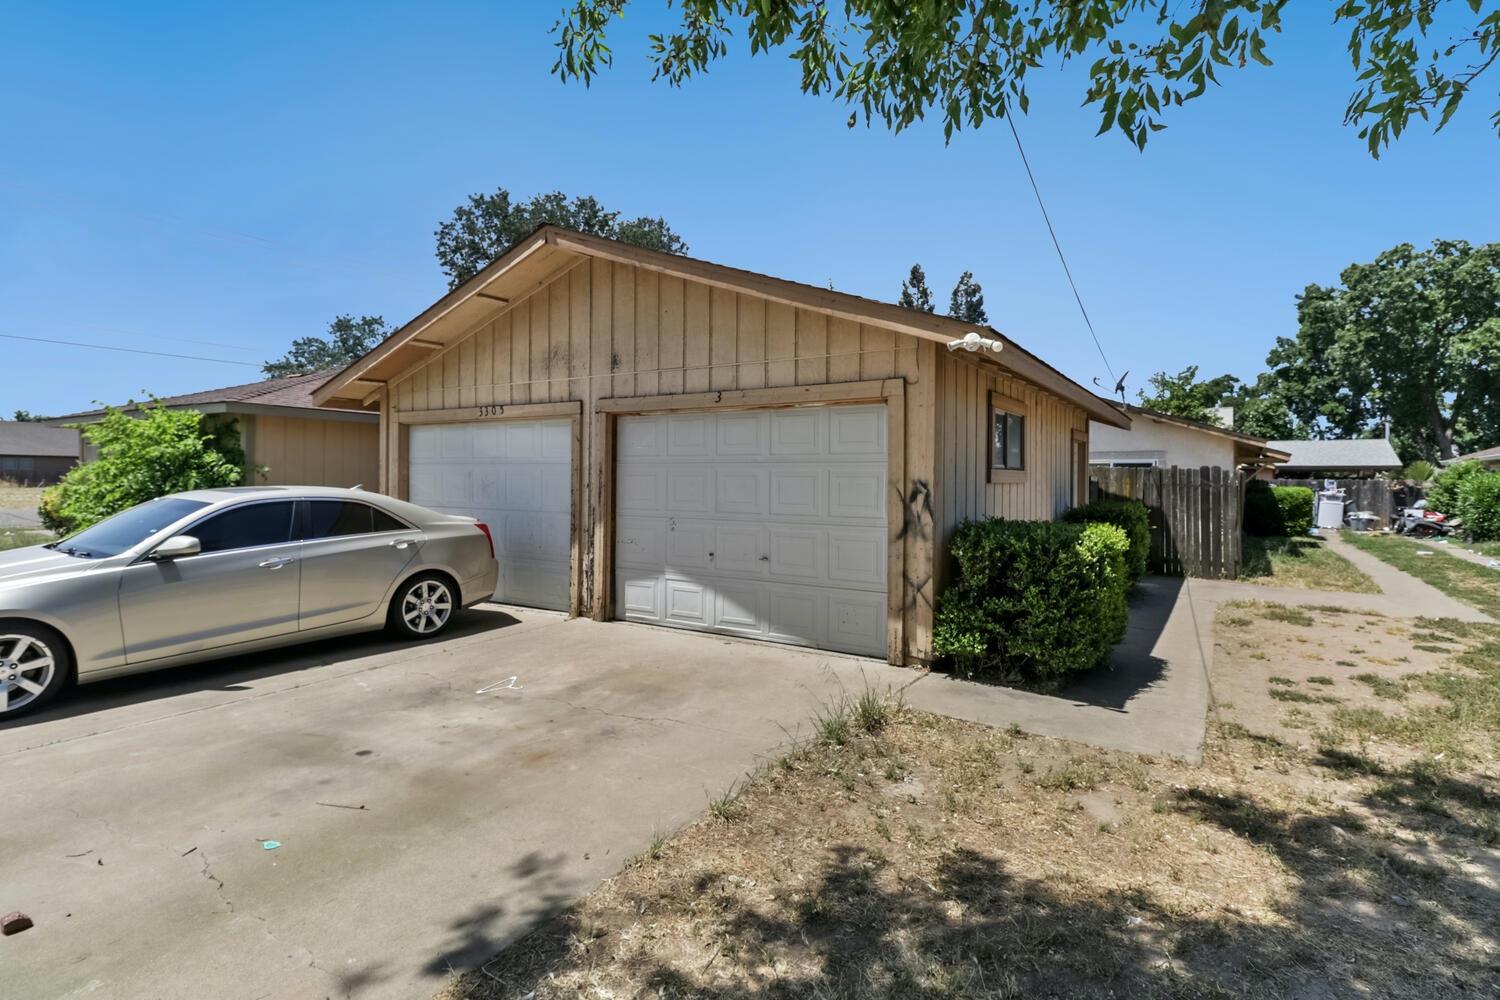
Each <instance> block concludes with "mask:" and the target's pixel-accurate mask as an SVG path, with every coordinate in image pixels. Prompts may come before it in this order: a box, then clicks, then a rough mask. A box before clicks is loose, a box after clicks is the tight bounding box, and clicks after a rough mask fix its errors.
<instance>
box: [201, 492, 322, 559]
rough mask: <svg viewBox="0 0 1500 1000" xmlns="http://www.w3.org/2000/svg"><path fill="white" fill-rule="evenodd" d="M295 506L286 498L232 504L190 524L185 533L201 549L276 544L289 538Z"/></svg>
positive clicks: (222, 549)
mask: <svg viewBox="0 0 1500 1000" xmlns="http://www.w3.org/2000/svg"><path fill="white" fill-rule="evenodd" d="M294 506H295V505H294V504H293V503H292V502H291V501H290V500H288V501H286V502H277V503H253V504H248V505H246V506H244V507H234V508H231V509H230V510H226V511H225V512H224V513H222V514H215V515H214V516H213V517H210V518H208V519H207V520H206V521H203V522H202V523H201V524H195V525H193V526H192V527H191V528H189V529H188V530H187V531H186V532H185V534H189V535H192V536H193V537H194V538H196V539H198V542H199V544H201V545H202V546H203V551H204V552H223V551H225V550H227V549H248V548H251V547H252V546H256V545H276V544H279V543H281V542H286V541H290V540H291V537H292V509H293V507H294Z"/></svg>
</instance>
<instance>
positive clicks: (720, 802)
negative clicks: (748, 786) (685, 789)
mask: <svg viewBox="0 0 1500 1000" xmlns="http://www.w3.org/2000/svg"><path fill="white" fill-rule="evenodd" d="M740 791H741V789H740V787H739V782H735V783H734V784H732V785H730V786H729V787H728V788H727V789H725V790H724V793H723V794H722V795H720V796H719V797H718V798H714V797H713V796H709V799H708V814H709V815H710V816H712V817H713V818H714V819H716V820H719V821H720V822H724V823H728V822H729V821H730V820H732V819H734V818H735V817H736V816H738V815H739V813H740V803H739V798H740ZM705 794H707V793H705Z"/></svg>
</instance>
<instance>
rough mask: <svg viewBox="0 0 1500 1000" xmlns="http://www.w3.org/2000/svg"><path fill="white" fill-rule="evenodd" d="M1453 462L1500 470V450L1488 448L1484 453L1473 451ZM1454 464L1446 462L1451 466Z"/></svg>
mask: <svg viewBox="0 0 1500 1000" xmlns="http://www.w3.org/2000/svg"><path fill="white" fill-rule="evenodd" d="M1453 462H1478V463H1480V464H1481V465H1483V466H1484V467H1485V468H1486V469H1500V448H1486V449H1484V450H1483V451H1471V452H1469V453H1468V454H1467V455H1460V456H1458V457H1457V458H1455V459H1453ZM1453 462H1445V463H1444V464H1445V465H1451V464H1453Z"/></svg>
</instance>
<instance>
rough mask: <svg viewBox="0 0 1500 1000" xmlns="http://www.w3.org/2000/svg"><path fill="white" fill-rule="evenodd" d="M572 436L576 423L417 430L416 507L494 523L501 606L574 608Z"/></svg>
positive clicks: (413, 456)
mask: <svg viewBox="0 0 1500 1000" xmlns="http://www.w3.org/2000/svg"><path fill="white" fill-rule="evenodd" d="M572 438H573V431H572V422H571V421H568V420H551V421H514V422H504V423H471V424H451V425H445V424H439V425H434V426H421V427H413V428H411V430H410V437H409V438H408V447H409V453H410V464H409V474H410V483H411V489H410V494H411V499H412V502H413V503H418V504H421V505H422V506H425V507H431V508H432V509H434V510H439V511H445V512H447V513H452V514H463V515H466V516H469V517H477V518H479V519H480V520H481V521H484V522H485V523H486V524H488V525H490V527H491V529H492V532H493V536H494V540H495V550H496V551H495V555H496V557H497V558H498V559H499V561H500V579H499V582H498V585H497V587H496V590H495V597H496V598H497V599H498V600H503V601H510V602H512V603H515V604H525V605H532V606H535V607H544V608H555V609H558V610H566V609H567V607H568V598H569V594H568V591H569V586H568V584H569V577H570V570H571V554H572V538H571V535H572V480H573V469H572ZM564 445H566V447H563V446H564Z"/></svg>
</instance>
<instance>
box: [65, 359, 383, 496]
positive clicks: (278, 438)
mask: <svg viewBox="0 0 1500 1000" xmlns="http://www.w3.org/2000/svg"><path fill="white" fill-rule="evenodd" d="M330 374H331V373H330V372H326V371H325V372H314V373H313V374H311V375H291V376H287V377H286V378H273V379H266V380H264V381H261V382H250V383H247V384H245V385H231V386H226V387H225V388H222V389H209V390H207V391H204V392H192V393H187V394H185V395H181V396H167V397H165V398H163V399H162V400H161V404H162V405H163V406H166V407H168V408H170V409H174V410H196V411H198V412H199V413H202V414H203V415H204V417H205V418H206V419H208V420H209V421H211V422H213V421H226V422H227V421H232V422H233V423H234V424H235V426H236V427H237V428H238V429H239V433H240V444H241V446H242V447H243V448H244V450H245V461H246V465H247V466H248V467H249V468H248V469H247V470H246V471H247V474H248V473H249V471H250V470H252V469H257V468H259V469H261V470H262V471H260V472H258V473H257V474H256V475H255V478H254V480H253V481H254V483H255V484H258V485H268V486H355V485H361V484H362V485H364V486H367V487H369V488H371V489H373V488H374V486H375V482H376V480H377V478H378V477H379V475H380V467H379V454H378V453H379V436H380V417H379V416H378V415H376V414H373V413H363V412H360V411H358V410H352V409H339V408H327V407H319V406H315V405H314V404H313V401H312V391H313V389H315V388H317V387H318V386H319V385H320V384H322V382H323V381H324V380H325V379H327V378H328V376H329V375H330ZM139 408H140V404H139V403H136V402H131V403H128V404H126V405H125V406H122V407H120V409H121V410H122V411H124V412H126V413H131V412H134V411H136V410H138V409H139ZM103 416H104V411H103V410H89V411H88V412H86V413H74V414H70V415H68V416H63V417H55V418H52V419H51V420H50V421H49V423H52V424H69V425H76V424H91V423H97V422H98V421H99V420H100V419H101V418H102V417H103ZM75 441H76V437H75ZM74 450H75V453H77V445H76V444H75V448H74ZM92 450H93V449H92V447H91V446H90V445H89V444H88V443H87V441H86V440H85V441H84V443H83V454H82V458H83V460H84V461H86V462H87V461H92V459H93V458H94V455H93V454H92ZM246 481H247V482H249V481H250V480H249V479H248V478H247V480H246Z"/></svg>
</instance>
